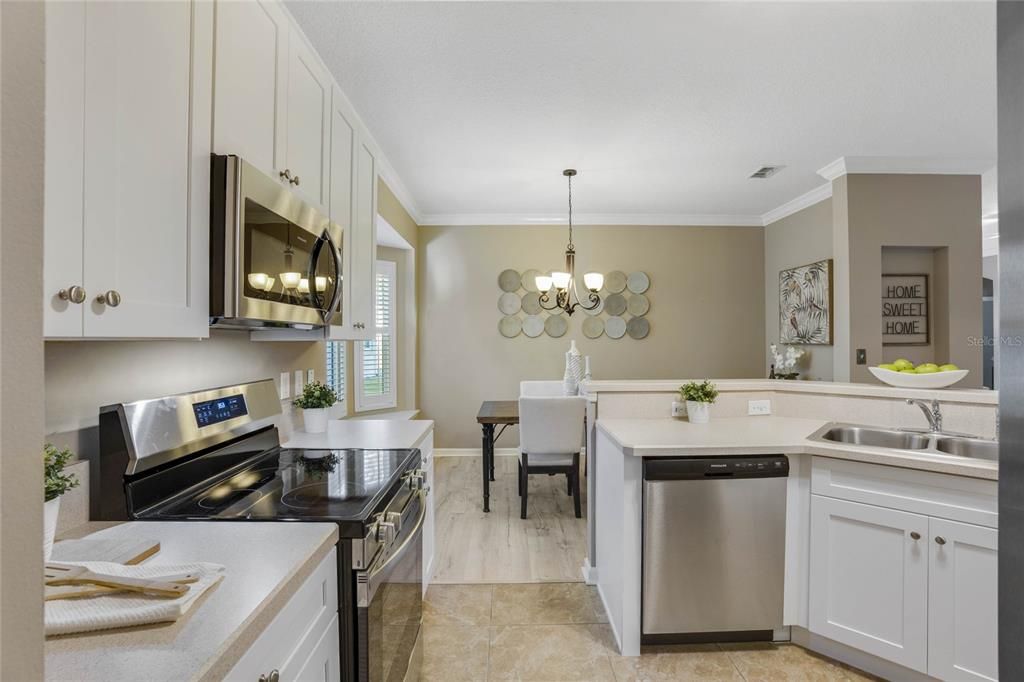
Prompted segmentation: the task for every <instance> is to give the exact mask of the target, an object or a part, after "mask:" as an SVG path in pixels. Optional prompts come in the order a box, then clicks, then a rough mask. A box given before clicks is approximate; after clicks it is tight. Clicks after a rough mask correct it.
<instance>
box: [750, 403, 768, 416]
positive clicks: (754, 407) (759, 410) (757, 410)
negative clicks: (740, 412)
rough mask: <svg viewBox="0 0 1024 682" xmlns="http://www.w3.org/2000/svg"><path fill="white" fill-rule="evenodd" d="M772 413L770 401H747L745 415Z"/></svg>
mask: <svg viewBox="0 0 1024 682" xmlns="http://www.w3.org/2000/svg"><path fill="white" fill-rule="evenodd" d="M771 413H772V401H771V400H748V401H747V414H771Z"/></svg>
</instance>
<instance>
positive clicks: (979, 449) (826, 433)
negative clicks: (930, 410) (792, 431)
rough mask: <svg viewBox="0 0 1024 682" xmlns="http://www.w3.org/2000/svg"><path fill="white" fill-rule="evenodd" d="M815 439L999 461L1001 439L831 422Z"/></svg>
mask: <svg viewBox="0 0 1024 682" xmlns="http://www.w3.org/2000/svg"><path fill="white" fill-rule="evenodd" d="M811 440H817V441H826V442H830V443H848V444H850V445H865V446H868V447H873V448H889V449H893V450H911V451H914V452H927V453H930V454H939V455H950V456H953V457H966V458H970V459H982V460H988V461H991V462H998V461H999V443H998V442H997V441H994V440H986V439H984V438H973V437H971V436H958V435H954V434H946V433H922V432H919V431H901V430H898V429H884V428H877V427H874V426H856V425H853V424H829V425H827V426H825V427H824V428H823V429H821V430H819V431H818V432H816V433H815V434H814V435H812V436H811Z"/></svg>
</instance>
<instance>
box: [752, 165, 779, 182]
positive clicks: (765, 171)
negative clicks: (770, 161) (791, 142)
mask: <svg viewBox="0 0 1024 682" xmlns="http://www.w3.org/2000/svg"><path fill="white" fill-rule="evenodd" d="M783 168H784V166H761V167H760V168H758V169H757V170H756V171H754V172H753V173H751V174H750V177H751V178H757V179H758V180H764V179H765V178H770V177H771V176H773V175H775V174H776V173H778V172H779V171H780V170H782V169H783Z"/></svg>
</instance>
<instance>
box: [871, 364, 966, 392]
mask: <svg viewBox="0 0 1024 682" xmlns="http://www.w3.org/2000/svg"><path fill="white" fill-rule="evenodd" d="M868 369H869V370H871V373H872V374H874V375H875V377H876V378H877V379H878V380H879V381H883V382H885V383H887V384H889V385H890V386H899V387H900V388H946V387H947V386H952V385H953V384H955V383H956V382H958V381H960V380H961V379H963V378H964V377H965V376H967V375H968V374H969V373H970V370H966V369H956V370H953V371H952V372H933V373H931V374H904V373H903V372H894V371H892V370H891V369H882V368H881V367H868Z"/></svg>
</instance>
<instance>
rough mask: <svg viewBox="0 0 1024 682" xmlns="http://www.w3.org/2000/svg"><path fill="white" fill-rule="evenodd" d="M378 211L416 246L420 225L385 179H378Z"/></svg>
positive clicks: (413, 246) (404, 237) (406, 239)
mask: <svg viewBox="0 0 1024 682" xmlns="http://www.w3.org/2000/svg"><path fill="white" fill-rule="evenodd" d="M377 213H378V214H380V216H381V217H382V218H384V220H386V221H388V223H389V224H390V225H391V227H393V228H395V229H396V230H397V231H398V233H399V234H400V235H402V238H403V239H405V241H407V242H409V244H410V245H411V246H412V248H414V249H415V248H416V239H417V232H418V230H419V227H418V226H417V225H416V221H414V220H413V219H412V216H410V215H409V212H408V211H406V210H405V207H404V206H402V204H401V202H400V201H398V197H396V196H395V193H394V192H392V191H391V188H390V187H388V185H387V183H386V182H384V181H383V180H377Z"/></svg>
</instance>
